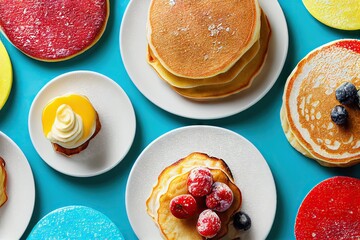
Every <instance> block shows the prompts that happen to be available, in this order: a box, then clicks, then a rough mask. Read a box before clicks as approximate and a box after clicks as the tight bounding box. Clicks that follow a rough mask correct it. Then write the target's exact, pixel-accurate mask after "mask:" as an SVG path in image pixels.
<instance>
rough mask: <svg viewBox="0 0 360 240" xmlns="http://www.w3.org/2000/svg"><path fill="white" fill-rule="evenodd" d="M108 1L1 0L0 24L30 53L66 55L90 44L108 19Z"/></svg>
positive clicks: (52, 57)
mask: <svg viewBox="0 0 360 240" xmlns="http://www.w3.org/2000/svg"><path fill="white" fill-rule="evenodd" d="M108 7H109V6H107V1H106V0H79V1H73V0H62V1H58V0H27V1H13V0H2V1H0V26H1V28H2V30H3V31H4V33H5V34H6V36H7V37H8V38H9V40H10V41H11V42H12V43H13V44H14V45H15V46H16V47H17V48H19V49H20V50H21V51H23V52H24V53H26V54H27V55H29V56H32V57H34V58H38V59H44V60H57V59H62V58H67V57H70V56H73V55H76V54H77V53H79V52H81V51H83V50H85V49H86V48H88V47H89V46H91V45H92V44H93V43H94V42H95V40H96V39H97V38H98V36H99V34H101V32H102V30H103V27H104V26H105V24H106V20H107V9H108Z"/></svg>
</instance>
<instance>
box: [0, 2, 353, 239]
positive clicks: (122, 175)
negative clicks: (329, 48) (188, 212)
mask: <svg viewBox="0 0 360 240" xmlns="http://www.w3.org/2000/svg"><path fill="white" fill-rule="evenodd" d="M110 2H111V14H110V19H109V22H108V26H107V29H106V31H105V33H104V35H103V37H102V38H101V39H100V41H99V42H98V43H97V44H96V45H95V46H94V47H92V48H91V49H90V50H89V51H87V52H85V53H84V54H82V55H80V56H78V57H76V58H74V59H71V60H68V61H65V62H60V63H44V62H39V61H36V60H33V59H31V58H29V57H27V56H25V55H24V54H22V53H21V52H20V51H18V50H17V49H16V48H14V47H13V46H12V45H11V44H10V43H9V42H8V41H7V40H6V38H5V37H4V36H3V35H1V36H0V39H1V41H2V42H3V43H4V45H5V47H6V48H7V50H8V53H9V55H10V58H11V60H12V64H13V70H14V83H13V87H12V91H11V94H10V97H9V99H8V102H7V103H6V104H5V106H4V108H3V109H2V110H1V111H0V131H2V132H4V133H5V134H7V135H8V136H9V137H11V138H12V139H13V140H14V141H15V142H16V143H17V144H18V145H19V147H20V148H21V149H22V151H23V152H24V154H25V155H26V157H27V158H28V160H29V162H30V165H31V167H32V170H33V173H34V178H35V184H36V203H35V209H34V213H33V216H32V219H31V222H30V224H29V226H28V228H27V230H26V232H25V233H24V236H23V238H24V239H25V238H26V237H27V236H28V235H29V233H30V232H31V230H32V229H33V227H34V226H35V224H36V223H37V222H38V221H39V220H40V219H41V218H42V217H44V216H45V215H46V214H48V213H49V212H51V211H53V210H55V209H57V208H61V207H64V206H68V205H85V206H88V207H91V208H94V209H97V210H98V211H100V212H102V213H104V214H105V215H106V216H108V217H109V218H110V219H111V220H112V221H113V222H114V223H115V224H116V226H117V227H118V228H119V229H120V231H121V232H122V234H123V235H124V238H125V239H129V240H131V239H136V235H135V234H134V232H133V231H132V229H131V226H130V223H129V221H128V219H127V215H126V210H125V186H126V181H127V178H128V174H129V172H130V169H131V167H132V165H133V163H134V162H135V160H136V158H137V156H138V155H139V154H140V153H141V151H142V150H143V149H144V148H145V147H146V146H147V145H148V144H149V143H150V142H151V141H153V140H154V139H156V138H157V137H159V136H160V135H162V134H164V133H166V132H168V131H169V130H172V129H174V128H178V127H181V126H186V125H193V124H207V125H215V126H220V127H224V128H228V129H230V130H232V131H235V132H237V133H239V134H241V135H242V136H244V137H245V138H247V139H248V140H249V141H251V142H252V143H253V144H254V145H255V146H256V147H257V148H258V149H259V150H260V152H261V153H262V154H263V156H264V157H265V159H266V160H267V162H268V164H269V166H270V168H271V170H272V173H273V175H274V178H275V182H276V186H277V194H278V205H277V206H278V208H277V213H276V217H275V222H274V225H273V228H272V230H271V232H270V234H269V236H268V239H294V234H293V226H294V221H295V216H296V213H297V209H298V207H299V205H300V203H301V201H302V199H303V198H304V197H305V195H306V193H307V192H308V191H309V190H310V189H311V188H312V187H313V186H315V185H316V184H317V183H319V182H320V181H322V180H323V179H326V178H328V177H330V176H335V175H347V176H353V177H358V178H360V166H356V167H351V168H346V169H339V168H325V167H322V166H320V165H319V164H317V163H316V162H315V161H313V160H310V159H307V158H306V157H304V156H302V155H301V154H299V153H298V152H297V151H295V150H294V149H293V148H292V147H291V146H290V145H289V143H288V142H287V140H286V138H285V136H284V134H283V132H282V128H281V125H280V119H279V111H280V106H281V104H282V93H283V88H284V84H285V81H286V78H287V76H288V75H289V74H290V72H291V71H292V69H293V68H294V67H295V65H296V64H297V62H298V61H299V60H300V59H301V58H303V57H304V56H305V55H306V54H307V53H308V52H309V51H311V50H312V49H314V48H316V47H318V46H320V45H322V44H324V43H327V42H329V41H332V40H335V39H339V38H360V31H352V32H346V31H340V30H335V29H332V28H329V27H327V26H325V25H323V24H321V23H320V22H318V21H317V20H315V19H314V18H313V17H312V16H311V15H310V14H309V13H308V12H307V11H306V9H305V7H304V6H303V4H302V2H301V0H292V1H289V0H279V3H280V5H281V7H282V8H283V11H284V14H285V17H286V19H287V23H288V30H289V51H288V56H287V60H286V63H285V66H284V68H283V71H282V73H281V75H280V77H279V79H278V80H277V82H276V83H275V85H274V86H273V88H272V89H271V90H270V92H269V93H268V94H267V95H266V96H265V97H264V98H263V99H262V100H261V101H259V102H258V103H257V104H255V105H254V106H252V107H251V108H249V109H248V110H246V111H244V112H242V113H239V114H237V115H235V116H232V117H228V118H225V119H219V120H211V121H205V120H192V119H186V118H182V117H178V116H175V115H172V114H170V113H167V112H165V111H163V110H162V109H160V108H158V107H157V106H155V105H153V104H152V103H151V102H150V101H148V100H147V99H146V98H145V97H144V96H143V95H142V94H141V93H140V92H139V91H138V90H137V88H136V87H135V85H134V84H133V83H132V82H131V80H130V79H129V77H128V75H127V73H126V71H125V68H124V66H123V64H122V60H121V56H120V51H119V29H120V24H121V20H122V16H123V14H124V11H125V8H126V6H127V4H128V2H129V1H128V0H110ZM139 57H143V56H139ZM74 70H91V71H96V72H99V73H101V74H104V75H106V76H108V77H110V78H112V79H113V80H114V81H116V82H117V83H118V84H119V85H120V86H121V87H122V88H123V89H124V90H125V91H126V93H127V94H128V96H129V98H130V100H131V101H132V103H133V106H134V109H135V113H136V116H137V131H136V136H135V140H134V143H133V145H132V147H131V149H130V151H129V153H128V154H127V155H126V157H125V159H124V160H123V161H122V162H121V163H120V164H119V165H118V166H116V167H115V168H114V169H112V170H111V171H109V172H107V173H105V174H102V175H100V176H97V177H92V178H74V177H69V176H66V175H63V174H61V173H58V172H57V171H55V170H53V169H52V168H50V167H49V166H48V165H47V164H46V163H45V162H44V161H43V160H42V159H41V158H40V157H39V155H38V154H37V152H36V151H35V149H34V147H33V146H32V143H31V140H30V136H29V131H28V125H27V123H28V114H29V109H30V106H31V103H32V101H33V99H34V97H35V96H36V94H37V93H38V91H39V90H40V89H41V88H42V87H43V86H44V85H45V84H46V83H47V82H48V81H50V80H51V79H53V78H54V77H56V76H58V75H60V74H62V73H65V72H68V71H74ZM139 71H141V69H139ZM264 200H265V199H264ZM0 237H1V236H0Z"/></svg>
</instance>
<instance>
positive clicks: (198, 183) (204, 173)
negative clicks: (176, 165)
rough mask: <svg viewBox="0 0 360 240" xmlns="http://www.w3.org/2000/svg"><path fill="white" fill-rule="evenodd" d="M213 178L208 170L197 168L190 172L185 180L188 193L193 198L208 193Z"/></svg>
mask: <svg viewBox="0 0 360 240" xmlns="http://www.w3.org/2000/svg"><path fill="white" fill-rule="evenodd" d="M212 184H213V177H212V175H211V172H210V170H209V169H208V168H205V167H197V168H194V169H193V170H191V172H190V174H189V177H188V179H187V187H188V191H189V193H191V194H192V195H193V196H195V197H202V196H205V195H207V194H209V193H210V191H211V186H212Z"/></svg>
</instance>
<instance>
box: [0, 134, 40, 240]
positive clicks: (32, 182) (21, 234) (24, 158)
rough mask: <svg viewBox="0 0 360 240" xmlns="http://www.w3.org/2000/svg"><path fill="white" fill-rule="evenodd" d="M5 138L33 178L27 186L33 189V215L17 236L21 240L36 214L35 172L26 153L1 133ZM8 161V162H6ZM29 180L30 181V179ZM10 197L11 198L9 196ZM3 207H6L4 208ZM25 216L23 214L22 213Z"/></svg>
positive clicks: (27, 200) (30, 215)
mask: <svg viewBox="0 0 360 240" xmlns="http://www.w3.org/2000/svg"><path fill="white" fill-rule="evenodd" d="M1 138H3V139H5V141H7V142H8V143H9V144H10V145H11V146H12V147H13V149H14V150H12V151H14V152H18V153H19V154H20V155H19V159H20V160H21V162H23V164H24V167H25V168H24V169H27V171H28V173H29V175H30V176H31V181H30V185H29V186H27V187H30V188H32V191H31V192H32V193H33V194H32V198H31V204H30V205H29V206H30V207H31V210H30V212H31V214H29V216H28V217H27V218H28V219H27V220H26V225H25V226H24V229H23V230H22V232H19V233H18V236H16V239H20V238H21V237H22V236H23V235H24V233H25V231H26V229H27V228H28V226H29V224H30V221H31V219H32V216H33V214H34V208H35V201H36V186H35V179H34V174H33V171H32V168H31V165H30V163H29V160H28V159H27V157H26V155H25V154H24V152H23V151H22V150H21V148H20V147H19V146H18V145H17V144H16V142H15V141H14V140H13V139H11V138H10V137H9V136H8V135H6V134H5V133H4V132H2V131H0V139H1ZM5 161H6V160H5ZM28 180H29V179H28ZM26 182H29V181H26ZM9 197H10V196H9ZM26 202H30V201H29V199H26ZM5 204H6V203H5ZM2 207H5V205H4V206H2ZM21 214H23V212H22V213H21Z"/></svg>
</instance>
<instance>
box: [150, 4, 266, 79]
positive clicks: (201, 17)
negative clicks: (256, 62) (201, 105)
mask: <svg viewBox="0 0 360 240" xmlns="http://www.w3.org/2000/svg"><path fill="white" fill-rule="evenodd" d="M260 15H261V13H260V7H259V4H258V1H257V0H241V1H239V0H227V1H223V0H198V1H190V0H152V1H151V4H150V8H149V14H148V25H147V30H148V34H147V38H148V42H149V46H150V48H151V50H152V52H153V54H154V56H155V57H156V58H157V59H158V60H159V61H160V63H161V65H162V66H163V67H164V68H166V69H167V70H168V71H169V72H171V73H172V74H174V75H176V76H180V77H186V78H208V77H212V76H215V75H217V74H220V73H224V72H227V71H228V70H229V69H230V68H231V67H232V66H233V65H234V64H235V63H236V62H237V61H238V60H239V59H240V57H241V56H242V55H243V54H244V53H245V52H246V51H248V50H249V49H250V47H251V46H252V45H253V44H254V43H255V42H256V41H257V40H258V39H259V32H260Z"/></svg>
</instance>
